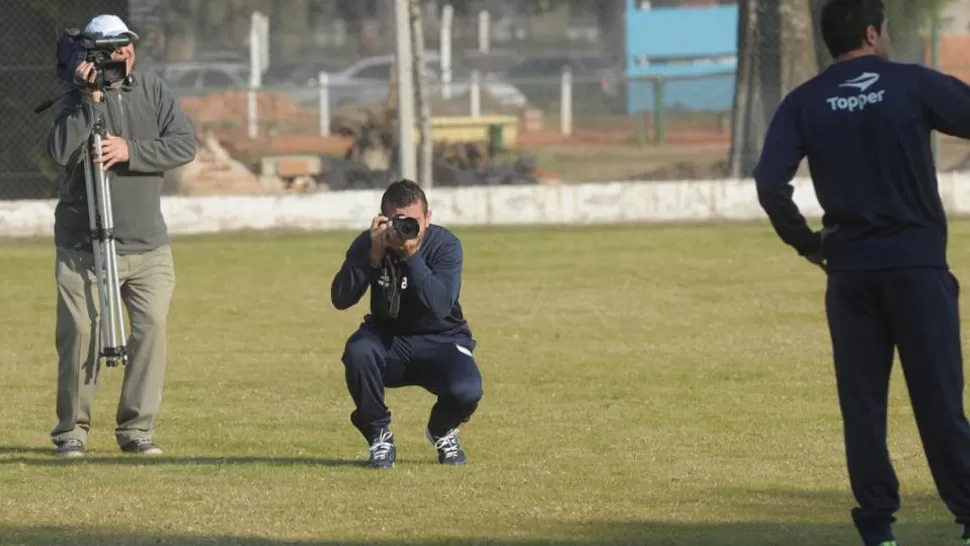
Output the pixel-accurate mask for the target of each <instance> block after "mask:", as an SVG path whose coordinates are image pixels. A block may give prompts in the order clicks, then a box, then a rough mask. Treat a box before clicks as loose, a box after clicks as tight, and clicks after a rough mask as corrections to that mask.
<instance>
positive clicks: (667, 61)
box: [626, 0, 738, 114]
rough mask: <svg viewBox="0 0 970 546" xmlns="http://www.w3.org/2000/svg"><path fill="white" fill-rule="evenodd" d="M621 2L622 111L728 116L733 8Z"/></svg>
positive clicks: (735, 20)
mask: <svg viewBox="0 0 970 546" xmlns="http://www.w3.org/2000/svg"><path fill="white" fill-rule="evenodd" d="M641 4H648V3H646V2H641V1H640V0H626V37H627V38H626V58H627V68H626V71H627V77H628V80H627V91H628V93H627V111H628V112H629V113H631V114H632V113H637V112H652V111H653V110H654V109H655V107H656V95H655V92H656V91H655V90H656V84H655V83H654V82H653V81H650V80H645V79H643V78H650V77H653V78H658V77H661V78H664V85H663V99H664V100H663V104H664V109H666V110H669V109H680V108H683V109H688V110H700V111H714V112H720V111H726V110H730V109H731V106H732V103H733V101H734V84H735V71H736V70H737V43H738V41H737V34H738V7H737V6H736V5H734V6H713V7H682V8H644V9H640V7H639V6H640V5H641Z"/></svg>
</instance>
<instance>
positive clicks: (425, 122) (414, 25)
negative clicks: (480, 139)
mask: <svg viewBox="0 0 970 546" xmlns="http://www.w3.org/2000/svg"><path fill="white" fill-rule="evenodd" d="M408 4H409V5H410V10H411V52H412V56H413V57H414V85H415V87H416V91H417V92H416V93H415V99H416V102H417V110H418V116H419V117H420V120H421V149H420V156H419V157H420V161H419V162H418V184H420V185H421V187H423V188H430V187H431V186H432V176H431V169H432V159H433V158H432V154H433V151H432V140H431V102H430V101H429V100H428V85H427V82H428V80H427V78H426V77H425V76H426V74H427V70H426V68H427V67H426V66H425V64H424V29H423V28H422V26H421V0H410V1H409V2H408Z"/></svg>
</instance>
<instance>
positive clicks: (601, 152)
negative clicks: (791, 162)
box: [181, 92, 970, 183]
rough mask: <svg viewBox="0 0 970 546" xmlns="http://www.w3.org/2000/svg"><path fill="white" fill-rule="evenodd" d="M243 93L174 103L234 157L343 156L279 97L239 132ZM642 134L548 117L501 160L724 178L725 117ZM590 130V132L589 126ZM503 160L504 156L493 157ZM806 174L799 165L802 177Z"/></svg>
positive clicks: (561, 171)
mask: <svg viewBox="0 0 970 546" xmlns="http://www.w3.org/2000/svg"><path fill="white" fill-rule="evenodd" d="M247 100H248V99H247V94H246V93H245V92H224V93H218V94H214V95H210V96H208V97H204V98H198V97H187V98H183V99H181V104H182V106H183V107H184V108H185V110H186V112H187V113H188V114H189V116H190V117H191V118H192V119H193V120H194V121H195V122H196V124H197V126H198V128H199V132H200V138H201V137H202V135H203V133H204V132H205V131H207V130H208V131H214V132H215V134H216V137H217V138H218V140H219V141H220V143H221V144H222V146H223V147H224V148H225V149H226V150H227V151H228V152H229V153H230V154H231V155H232V156H233V157H247V158H252V157H254V156H258V155H260V154H326V155H337V156H340V155H343V154H344V152H346V150H347V149H348V148H349V147H350V146H351V144H352V142H351V140H350V139H349V138H346V137H341V136H329V137H321V136H320V135H319V127H318V123H319V122H318V118H317V114H316V113H315V112H313V111H308V110H306V109H304V108H300V107H299V106H298V105H296V104H293V103H292V102H291V101H289V100H288V99H286V98H285V97H280V96H279V95H273V94H268V93H267V94H264V96H261V97H260V98H259V111H260V118H261V120H262V122H261V126H260V137H259V138H257V139H250V138H249V137H248V136H247V134H246V124H245V120H246V105H247ZM637 122H638V123H642V130H640V131H637V130H635V125H634V121H633V120H631V119H630V118H628V117H626V116H622V115H621V116H612V117H609V118H604V117H602V116H600V117H595V118H593V117H590V118H588V119H583V118H582V117H579V118H577V119H576V120H575V122H574V126H575V127H577V129H576V130H575V131H574V132H573V134H572V135H569V136H565V135H562V134H561V132H560V130H559V123H558V120H554V119H547V120H546V122H545V123H544V124H543V125H544V128H543V129H540V130H536V131H522V132H520V133H519V135H518V137H517V145H516V146H515V148H514V149H512V150H507V151H506V153H505V154H503V156H517V155H532V156H535V158H536V161H537V167H538V170H539V171H540V172H541V178H542V179H556V180H560V181H562V182H566V183H575V182H590V181H612V180H633V179H636V180H669V179H681V180H682V179H705V178H717V177H721V176H724V173H725V170H726V167H727V159H728V153H729V150H730V131H729V129H728V128H727V127H726V126H725V123H724V119H723V118H722V119H717V118H712V117H708V118H706V119H679V118H675V117H671V118H670V119H668V121H667V123H666V126H665V138H664V142H663V143H662V144H657V143H656V142H655V135H654V134H653V127H652V125H651V123H650V122H649V120H638V121H637ZM589 127H597V129H590V128H589ZM941 142H942V144H941V152H942V154H941V161H940V167H941V170H944V171H946V170H951V169H953V168H954V167H955V166H957V165H959V164H961V163H964V164H967V165H966V167H964V168H970V163H968V159H970V144H968V143H966V142H962V141H958V140H956V139H950V138H943V139H942V141H941ZM498 159H503V158H498ZM804 172H805V166H804V164H803V167H802V171H801V173H804Z"/></svg>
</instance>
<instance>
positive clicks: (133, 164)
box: [128, 78, 198, 173]
mask: <svg viewBox="0 0 970 546" xmlns="http://www.w3.org/2000/svg"><path fill="white" fill-rule="evenodd" d="M151 81H152V82H154V83H153V86H154V90H153V92H154V98H155V109H156V112H157V113H158V134H159V137H158V138H155V139H152V140H134V141H130V142H128V167H129V168H130V169H131V170H132V171H135V172H143V173H161V172H165V171H168V170H171V169H174V168H176V167H181V166H182V165H185V164H186V163H189V162H190V161H192V160H193V159H195V154H196V152H197V148H198V146H197V144H196V140H195V126H194V125H193V124H192V120H191V119H189V117H188V116H187V115H186V114H185V112H183V111H182V109H181V108H179V105H178V102H176V101H175V97H174V96H173V95H172V93H171V92H170V91H169V90H168V88H167V87H166V86H165V84H164V83H162V81H161V80H159V79H157V78H152V80H151Z"/></svg>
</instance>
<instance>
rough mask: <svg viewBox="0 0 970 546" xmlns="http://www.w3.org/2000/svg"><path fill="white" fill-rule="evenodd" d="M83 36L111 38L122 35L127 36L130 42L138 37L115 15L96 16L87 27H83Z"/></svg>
mask: <svg viewBox="0 0 970 546" xmlns="http://www.w3.org/2000/svg"><path fill="white" fill-rule="evenodd" d="M84 33H85V34H89V33H90V34H100V35H102V36H104V37H105V38H113V37H115V36H120V35H122V34H128V35H130V36H131V38H132V40H137V39H138V35H137V34H135V33H134V32H132V31H131V29H129V28H128V25H126V24H125V22H124V21H122V20H121V17H118V16H117V15H98V16H97V17H95V18H94V19H91V22H90V23H88V26H86V27H84Z"/></svg>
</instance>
